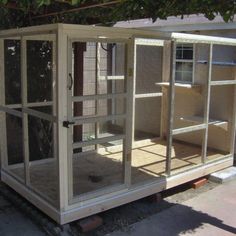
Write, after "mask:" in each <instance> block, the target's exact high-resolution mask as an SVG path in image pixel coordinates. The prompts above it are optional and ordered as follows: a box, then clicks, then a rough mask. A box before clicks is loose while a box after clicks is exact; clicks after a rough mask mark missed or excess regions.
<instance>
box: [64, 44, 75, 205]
mask: <svg viewBox="0 0 236 236" xmlns="http://www.w3.org/2000/svg"><path fill="white" fill-rule="evenodd" d="M67 50H68V51H67V63H68V64H67V66H68V68H67V71H68V75H69V74H71V76H72V77H73V69H72V67H73V63H72V54H73V49H72V41H71V40H68V46H67ZM68 75H67V77H66V78H68ZM68 79H70V78H68ZM66 81H68V80H66ZM69 83H71V81H68V82H67V87H66V91H67V120H71V119H72V99H71V98H72V95H73V92H72V91H73V86H72V87H71V89H68V86H69ZM73 128H74V126H73V125H71V126H69V128H68V129H67V145H68V147H67V148H68V151H67V155H68V159H67V160H68V201H69V202H70V201H71V200H72V198H73V149H72V143H73Z"/></svg>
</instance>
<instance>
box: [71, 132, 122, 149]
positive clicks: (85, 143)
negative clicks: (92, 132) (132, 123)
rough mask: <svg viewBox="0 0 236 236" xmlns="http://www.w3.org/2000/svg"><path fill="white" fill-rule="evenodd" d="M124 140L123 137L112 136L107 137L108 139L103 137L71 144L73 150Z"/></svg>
mask: <svg viewBox="0 0 236 236" xmlns="http://www.w3.org/2000/svg"><path fill="white" fill-rule="evenodd" d="M124 138H125V135H114V136H109V137H104V138H98V139H93V140H89V141H83V142H76V143H73V149H75V148H81V147H86V146H90V145H95V144H102V143H107V142H112V141H117V140H121V139H124Z"/></svg>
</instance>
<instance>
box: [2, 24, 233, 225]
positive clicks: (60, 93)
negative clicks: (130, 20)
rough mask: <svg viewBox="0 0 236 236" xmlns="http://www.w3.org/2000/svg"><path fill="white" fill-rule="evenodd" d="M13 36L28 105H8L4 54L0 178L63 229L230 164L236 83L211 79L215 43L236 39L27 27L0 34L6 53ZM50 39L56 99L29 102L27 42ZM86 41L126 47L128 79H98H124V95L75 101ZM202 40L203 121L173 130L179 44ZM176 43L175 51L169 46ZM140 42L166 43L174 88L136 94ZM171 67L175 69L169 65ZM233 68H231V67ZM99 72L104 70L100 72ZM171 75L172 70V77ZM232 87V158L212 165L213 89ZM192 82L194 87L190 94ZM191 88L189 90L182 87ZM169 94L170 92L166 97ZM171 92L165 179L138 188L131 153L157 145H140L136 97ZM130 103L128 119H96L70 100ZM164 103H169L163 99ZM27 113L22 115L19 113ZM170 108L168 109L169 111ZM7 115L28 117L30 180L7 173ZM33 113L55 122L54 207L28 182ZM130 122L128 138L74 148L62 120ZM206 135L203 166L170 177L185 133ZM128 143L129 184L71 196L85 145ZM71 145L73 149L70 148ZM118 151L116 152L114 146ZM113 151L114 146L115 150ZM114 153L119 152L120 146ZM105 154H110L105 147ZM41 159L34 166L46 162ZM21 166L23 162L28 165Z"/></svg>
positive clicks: (126, 171) (166, 60)
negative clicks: (75, 111)
mask: <svg viewBox="0 0 236 236" xmlns="http://www.w3.org/2000/svg"><path fill="white" fill-rule="evenodd" d="M9 37H18V38H19V37H20V39H21V43H22V44H21V49H22V50H21V57H22V63H21V68H22V70H21V73H22V75H21V78H22V85H23V86H22V98H23V101H22V104H13V105H5V97H4V91H5V88H4V87H5V84H4V83H5V82H4V80H5V79H4V77H5V74H4V53H1V54H0V77H1V79H0V92H1V93H0V94H1V95H0V134H1V137H5V139H4V138H1V140H0V142H1V146H0V149H1V164H2V166H1V176H2V180H3V181H4V182H5V183H7V184H8V185H9V186H11V187H12V188H13V189H15V190H16V191H17V192H19V193H20V194H21V195H23V196H24V197H25V198H26V199H28V200H29V201H30V202H31V203H32V204H35V205H36V206H37V207H38V208H39V209H41V210H42V211H43V212H45V213H46V214H48V215H49V216H50V217H52V218H53V219H54V220H55V221H57V222H58V223H60V224H65V223H68V222H71V221H73V220H77V219H79V218H83V217H86V216H88V215H91V214H95V213H98V212H101V211H104V210H107V209H110V208H113V207H116V206H119V205H122V204H125V203H128V202H131V201H134V200H137V199H139V198H142V197H145V196H148V195H150V194H153V193H156V192H158V191H162V190H163V189H168V188H171V187H174V186H176V185H179V184H182V183H184V182H187V181H190V180H192V179H195V178H199V177H201V176H204V175H206V174H209V173H212V172H214V171H217V170H220V169H223V168H226V167H228V166H232V164H233V153H234V142H235V138H234V137H235V123H236V122H235V116H236V115H235V113H236V108H235V107H236V88H235V85H236V82H235V81H236V80H222V81H212V80H211V76H212V72H211V70H212V65H213V64H214V62H213V61H212V47H213V46H214V45H215V44H217V45H231V46H236V40H235V39H227V38H219V37H209V36H203V35H188V34H181V33H172V34H171V33H158V32H151V31H140V30H133V29H119V28H106V27H93V26H77V25H64V24H55V25H45V26H36V27H28V28H23V29H16V30H7V31H0V51H3V50H4V44H3V43H4V41H3V40H4V39H5V38H9ZM37 39H38V40H47V39H48V40H52V41H53V43H54V47H53V88H52V89H53V101H47V102H37V103H28V102H27V86H26V85H27V83H26V82H27V71H26V63H27V62H26V40H37ZM77 40H78V41H80V42H89V41H90V42H91V41H92V42H122V43H125V45H126V54H125V75H124V76H123V75H122V76H111V77H109V76H107V77H106V76H105V77H102V76H100V77H99V76H98V77H99V79H105V80H114V79H119V80H123V79H125V81H126V90H125V91H124V92H122V93H117V94H112V93H111V94H97V95H94V96H93V95H87V96H78V97H73V96H72V95H71V92H70V91H69V90H68V84H69V82H70V78H69V73H71V72H72V71H71V68H72V67H71V63H72V62H71V53H72V48H71V43H72V42H73V41H77ZM181 42H182V43H186V42H187V43H193V44H197V43H204V44H208V45H210V48H211V50H210V54H209V65H208V80H207V85H206V92H205V94H204V102H205V103H204V117H203V123H200V122H199V123H196V124H195V125H192V126H189V127H185V128H178V129H174V127H173V122H174V120H173V118H174V101H175V92H176V91H175V89H176V87H177V86H176V84H175V63H176V61H175V44H176V43H181ZM171 44H172V46H170V45H171ZM137 45H144V46H161V47H164V50H163V61H164V65H163V66H164V67H163V68H166V69H167V70H165V71H163V75H162V76H163V77H164V79H163V82H164V83H168V81H169V84H168V86H166V87H165V88H163V89H164V90H163V92H158V93H149V94H136V92H135V85H136V47H137ZM170 63H171V64H170ZM232 66H233V65H232ZM98 70H99V68H98ZM169 72H170V73H169ZM226 85H227V86H234V98H232V99H233V103H232V104H233V110H232V112H231V115H230V118H231V119H230V120H229V121H228V123H229V125H228V126H229V127H230V130H231V133H230V154H227V155H224V156H223V157H220V158H218V159H215V160H214V161H211V162H206V149H207V138H208V127H209V125H212V124H211V121H210V119H209V107H210V94H211V86H226ZM193 86H194V85H191V86H190V87H188V89H190V90H191V89H192V88H193ZM182 87H183V89H186V88H187V86H182ZM166 88H167V89H169V90H168V93H167V92H166V91H167V90H165V89H166ZM166 94H168V99H169V101H168V104H169V105H168V108H169V111H168V118H167V121H168V125H167V131H168V132H167V154H166V169H165V174H163V175H162V176H160V177H158V178H156V179H155V180H150V181H147V182H145V183H141V182H140V183H138V184H132V181H131V169H132V158H134V156H132V150H133V149H134V148H137V147H142V146H143V145H149V144H151V143H153V142H155V141H157V140H155V141H154V140H142V141H138V142H134V121H135V117H134V116H135V101H136V99H145V98H148V97H152V98H155V97H156V98H158V97H160V98H163V96H164V95H166ZM115 98H125V99H126V101H127V104H126V107H125V112H124V114H117V115H114V114H112V115H110V116H98V115H95V116H90V117H73V116H72V105H71V104H72V103H73V102H83V101H88V100H94V101H97V100H99V99H115ZM39 106H53V114H52V115H48V114H45V113H43V112H39V111H36V110H34V109H32V107H39ZM162 106H164V102H163V100H162ZM17 108H22V112H19V111H17V110H15V109H17ZM165 110H166V107H165V108H164V107H162V113H164V112H165ZM6 113H9V114H12V115H14V116H17V117H21V118H22V120H23V128H24V147H25V149H24V154H25V158H24V167H25V183H23V182H22V181H20V180H19V179H17V177H16V176H14V175H13V174H12V173H11V171H8V169H7V166H8V163H7V143H6V127H5V125H4V124H5V123H6V119H5V116H6V115H5V114H6ZM28 115H33V116H34V117H38V118H40V119H43V120H47V121H50V122H53V127H54V128H53V130H54V131H53V147H54V153H53V156H54V159H53V161H55V162H56V178H57V180H56V183H57V185H58V198H59V199H58V202H57V203H56V204H53V203H52V202H51V201H50V199H48V198H47V197H46V196H44V195H43V194H42V193H39V192H38V191H37V190H36V189H35V188H33V187H32V186H31V185H30V173H29V167H30V165H31V163H30V161H29V149H28V141H29V140H28V130H27V123H28V122H27V119H28ZM117 118H120V119H125V133H124V134H122V135H114V136H111V137H105V138H104V137H102V138H100V137H99V136H98V135H97V137H96V138H95V139H93V140H90V141H86V142H77V143H72V141H71V140H72V139H71V138H72V127H69V128H68V129H67V128H65V127H64V126H63V122H64V121H71V122H72V121H73V122H75V124H84V123H89V122H95V123H98V122H99V121H104V120H114V119H117ZM163 123H164V121H163V120H162V121H161V137H162V138H163V137H164V135H163V133H164V128H163ZM197 130H203V131H204V139H203V143H202V163H200V164H199V165H196V166H195V167H194V168H190V169H187V170H184V172H183V173H177V174H176V173H172V172H171V164H172V146H173V145H172V142H173V138H174V136H175V135H178V134H185V133H189V132H192V131H197ZM115 140H123V144H121V145H119V147H118V146H117V147H115V148H117V150H121V149H122V146H123V171H124V173H123V175H124V176H123V177H124V178H123V179H124V182H123V184H121V185H118V186H117V185H115V186H109V187H108V188H103V189H99V190H98V191H96V192H88V193H86V194H82V195H81V196H78V197H73V192H72V191H73V189H72V184H73V183H72V181H73V179H72V175H71V172H72V156H73V148H80V147H84V146H87V145H98V144H100V143H103V142H107V141H115ZM72 147H73V148H72ZM112 148H113V147H112ZM112 148H111V149H112ZM115 148H114V149H115ZM104 151H105V150H104ZM44 161H45V163H50V162H51V160H48V159H47V160H44ZM44 161H39V162H37V163H34V164H33V165H34V166H36V165H38V164H42V163H44ZM22 165H23V164H20V166H22ZM18 166H19V165H14V166H12V168H11V169H9V170H13V169H16V168H17V167H18Z"/></svg>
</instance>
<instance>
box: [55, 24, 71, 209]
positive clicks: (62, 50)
mask: <svg viewBox="0 0 236 236" xmlns="http://www.w3.org/2000/svg"><path fill="white" fill-rule="evenodd" d="M67 53H68V50H67V35H66V34H65V33H64V31H63V25H60V24H59V25H58V32H57V81H58V83H57V99H56V102H57V130H58V133H57V141H58V147H57V153H58V176H59V178H58V181H59V183H58V184H59V206H60V210H61V211H63V210H64V209H66V208H67V206H68V201H69V200H68V199H69V198H68V193H69V191H68V177H69V176H68V162H69V159H72V156H68V143H67V142H68V139H67V135H68V129H66V128H65V127H63V121H64V120H67V99H68V98H67V82H68V80H67V78H68V68H67ZM70 171H72V170H70Z"/></svg>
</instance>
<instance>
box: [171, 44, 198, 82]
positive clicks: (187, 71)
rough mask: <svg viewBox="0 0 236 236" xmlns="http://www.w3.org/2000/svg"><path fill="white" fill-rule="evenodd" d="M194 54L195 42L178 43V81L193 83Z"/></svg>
mask: <svg viewBox="0 0 236 236" xmlns="http://www.w3.org/2000/svg"><path fill="white" fill-rule="evenodd" d="M193 55H194V48H193V44H186V43H184V44H177V45H176V72H175V81H176V82H179V83H193V57H194V56H193Z"/></svg>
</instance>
